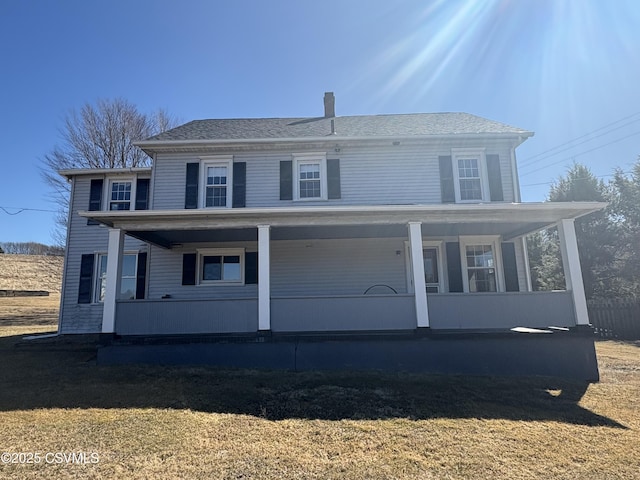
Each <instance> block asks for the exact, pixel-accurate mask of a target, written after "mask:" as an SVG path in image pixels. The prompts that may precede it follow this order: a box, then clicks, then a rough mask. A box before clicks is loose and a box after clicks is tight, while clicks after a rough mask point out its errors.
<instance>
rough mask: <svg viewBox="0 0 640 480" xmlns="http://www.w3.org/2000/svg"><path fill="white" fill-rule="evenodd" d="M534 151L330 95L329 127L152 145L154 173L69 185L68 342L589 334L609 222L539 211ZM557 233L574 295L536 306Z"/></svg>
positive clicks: (451, 124)
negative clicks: (590, 224) (530, 185)
mask: <svg viewBox="0 0 640 480" xmlns="http://www.w3.org/2000/svg"><path fill="white" fill-rule="evenodd" d="M532 135H533V134H532V133H531V132H528V131H526V130H522V129H519V128H514V127H511V126H508V125H504V124H501V123H498V122H495V121H491V120H487V119H484V118H480V117H477V116H474V115H470V114H466V113H435V114H403V115H362V116H345V117H340V116H335V99H334V96H333V94H332V93H327V94H325V112H324V115H323V116H320V117H310V118H255V119H223V120H198V121H193V122H189V123H187V124H185V125H182V126H179V127H177V128H174V129H172V130H169V131H167V132H164V133H162V134H160V135H157V136H155V137H152V138H149V139H147V140H145V141H141V142H139V143H138V146H139V147H140V148H141V149H143V150H144V151H145V152H146V153H147V154H148V155H149V156H150V157H151V159H152V166H151V167H150V168H136V169H126V170H67V171H63V172H61V173H62V174H63V175H65V176H66V177H67V178H68V179H69V181H70V182H71V184H72V195H71V209H70V218H69V229H68V244H67V249H66V259H65V272H64V285H63V290H62V304H61V313H60V324H59V333H60V334H86V333H102V334H110V335H114V336H116V337H125V336H158V335H171V336H175V335H197V336H203V335H207V336H214V337H215V336H216V335H229V334H234V335H243V336H245V337H247V336H248V337H251V336H252V335H255V336H256V337H260V338H262V340H264V338H265V337H267V338H269V337H271V336H276V334H298V335H302V334H313V335H316V337H317V336H322V335H335V334H336V333H341V334H347V333H358V334H372V333H375V334H376V335H382V336H384V335H383V334H385V333H388V334H391V333H393V334H397V333H399V332H402V333H405V334H407V335H412V334H415V335H418V336H419V335H420V334H427V335H428V334H430V333H431V334H437V333H449V334H451V333H456V332H465V333H478V334H480V333H496V332H513V329H514V328H516V331H517V330H526V329H535V330H536V331H537V330H541V331H561V330H562V331H564V330H568V331H569V333H568V334H570V333H571V332H572V331H574V330H576V327H579V326H581V325H588V323H589V320H588V314H587V308H586V302H585V297H584V291H583V287H582V277H581V271H580V263H579V259H578V252H577V244H576V238H575V230H574V226H573V222H574V219H575V218H577V217H580V216H582V215H585V214H588V213H590V212H593V211H595V210H598V209H600V208H602V207H603V205H602V204H599V203H521V202H520V191H519V184H518V173H517V165H516V154H515V152H516V148H517V147H518V146H519V145H520V144H521V143H522V142H523V141H525V140H526V139H527V138H529V137H530V136H532ZM553 225H557V226H558V230H559V233H560V241H561V245H562V255H563V257H562V258H563V266H564V271H565V277H566V280H567V288H566V291H558V292H555V291H554V292H532V288H531V280H530V276H529V268H528V261H527V252H526V243H525V236H526V235H527V234H530V233H532V232H536V231H539V230H541V229H543V228H547V227H549V226H553ZM517 327H520V329H517ZM550 327H552V329H551V330H549V328H550ZM577 330H579V328H578V329H577ZM532 331H534V330H532Z"/></svg>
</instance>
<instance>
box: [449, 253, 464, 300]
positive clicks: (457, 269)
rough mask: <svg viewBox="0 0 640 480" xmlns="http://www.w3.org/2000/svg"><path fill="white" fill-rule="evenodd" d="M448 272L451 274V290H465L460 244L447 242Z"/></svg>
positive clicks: (453, 291)
mask: <svg viewBox="0 0 640 480" xmlns="http://www.w3.org/2000/svg"><path fill="white" fill-rule="evenodd" d="M447 273H448V276H449V292H452V293H459V292H462V291H463V290H464V288H463V284H462V262H461V259H460V244H459V243H458V242H447Z"/></svg>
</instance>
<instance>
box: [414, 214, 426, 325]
mask: <svg viewBox="0 0 640 480" xmlns="http://www.w3.org/2000/svg"><path fill="white" fill-rule="evenodd" d="M409 251H410V252H411V271H412V272H413V287H414V295H415V302H416V320H417V326H418V328H421V327H428V326H429V308H428V306H427V284H426V283H425V280H424V256H423V253H422V223H421V222H409Z"/></svg>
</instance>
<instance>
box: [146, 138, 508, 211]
mask: <svg viewBox="0 0 640 480" xmlns="http://www.w3.org/2000/svg"><path fill="white" fill-rule="evenodd" d="M454 146H455V145H451V144H447V143H443V144H442V145H438V146H437V147H436V146H434V147H424V146H403V145H400V146H397V147H394V146H391V145H390V146H388V147H385V146H383V147H375V148H365V147H352V148H344V149H342V150H341V151H340V152H334V151H333V149H327V150H326V158H327V159H340V181H341V198H340V199H336V200H330V202H331V205H336V206H337V205H385V204H395V205H400V204H430V203H441V195H440V172H439V164H438V156H440V155H451V148H452V147H454ZM483 148H484V150H485V151H486V152H487V153H494V154H498V155H499V156H500V172H501V176H502V186H503V192H504V201H505V202H512V201H514V197H513V186H512V180H511V164H510V161H511V157H510V146H509V144H508V143H507V142H497V141H496V142H493V143H491V144H489V145H483ZM294 154H295V152H293V151H290V152H285V151H282V152H255V153H253V152H249V153H234V155H233V161H234V162H246V166H247V174H246V175H247V179H246V192H247V193H246V207H247V208H254V207H285V206H299V207H300V208H304V207H306V206H312V205H327V201H326V200H305V201H304V202H299V201H296V200H280V162H281V161H291V160H292V155H294ZM199 161H200V157H199V156H197V155H188V154H161V155H157V157H156V161H155V169H156V170H155V173H154V189H153V202H152V205H153V208H154V209H159V210H165V209H167V210H170V209H184V200H185V174H186V164H187V163H190V162H199ZM201 168H202V167H201ZM293 178H294V180H295V179H296V175H295V172H294V175H293ZM199 195H202V192H201V191H200V192H199ZM294 198H295V196H294Z"/></svg>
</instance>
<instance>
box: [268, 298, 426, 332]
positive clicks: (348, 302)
mask: <svg viewBox="0 0 640 480" xmlns="http://www.w3.org/2000/svg"><path fill="white" fill-rule="evenodd" d="M415 311H416V310H415V304H414V299H413V295H363V296H358V295H353V296H350V295H345V296H331V297H327V296H322V297H320V296H316V297H313V296H308V297H277V298H272V299H271V329H272V330H273V331H274V332H321V331H327V332H328V331H359V330H360V331H362V330H412V329H415V328H416V313H415Z"/></svg>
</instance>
